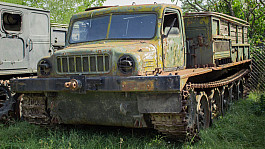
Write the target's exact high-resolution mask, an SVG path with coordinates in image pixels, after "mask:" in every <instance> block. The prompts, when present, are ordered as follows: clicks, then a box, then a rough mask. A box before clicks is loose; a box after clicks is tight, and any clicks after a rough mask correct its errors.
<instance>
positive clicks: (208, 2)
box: [172, 0, 265, 43]
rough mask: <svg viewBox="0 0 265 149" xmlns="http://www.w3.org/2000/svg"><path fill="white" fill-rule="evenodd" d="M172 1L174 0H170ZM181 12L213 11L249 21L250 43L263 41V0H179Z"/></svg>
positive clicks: (264, 5) (264, 37)
mask: <svg viewBox="0 0 265 149" xmlns="http://www.w3.org/2000/svg"><path fill="white" fill-rule="evenodd" d="M172 1H173V2H174V1H176V0H172ZM180 1H181V2H182V6H181V7H182V9H183V12H184V13H185V12H194V11H197V12H200V11H215V12H220V13H225V14H228V15H231V16H235V17H238V18H241V19H243V20H246V21H248V22H249V24H250V27H249V30H248V34H249V37H250V41H251V43H257V42H265V25H264V24H265V15H264V12H265V2H264V0H180Z"/></svg>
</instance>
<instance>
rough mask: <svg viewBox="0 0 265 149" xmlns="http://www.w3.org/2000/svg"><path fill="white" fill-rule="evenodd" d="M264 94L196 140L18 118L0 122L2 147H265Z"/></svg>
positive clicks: (237, 105)
mask: <svg viewBox="0 0 265 149" xmlns="http://www.w3.org/2000/svg"><path fill="white" fill-rule="evenodd" d="M264 99H265V96H263V95H262V96H261V95H259V94H250V96H249V98H248V99H246V100H240V101H237V102H235V103H234V104H233V105H232V106H231V107H230V110H229V111H228V112H227V113H226V115H225V116H224V117H220V118H219V120H218V121H217V122H215V123H214V124H213V126H212V127H211V128H209V129H207V130H203V131H201V132H200V136H201V140H199V141H198V142H197V143H194V144H193V143H190V142H184V143H179V142H174V141H172V140H168V139H166V138H165V137H164V136H162V135H160V134H159V133H157V132H156V131H154V130H150V129H130V128H121V127H100V126H58V127H52V128H45V127H40V126H36V125H31V124H28V123H27V122H15V123H12V124H10V125H3V124H2V125H0V148H86V149H94V148H95V149H106V148H107V149H120V148H133V149H135V148H139V149H145V148H146V149H149V148H195V149H196V148H264V146H265V142H264V140H265V125H264V124H265V112H264V111H265V108H264V105H265V103H264Z"/></svg>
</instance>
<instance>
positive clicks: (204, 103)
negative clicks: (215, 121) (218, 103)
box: [196, 92, 211, 130]
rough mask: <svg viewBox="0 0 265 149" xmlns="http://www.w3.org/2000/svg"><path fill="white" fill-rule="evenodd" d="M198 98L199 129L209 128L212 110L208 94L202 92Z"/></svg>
mask: <svg viewBox="0 0 265 149" xmlns="http://www.w3.org/2000/svg"><path fill="white" fill-rule="evenodd" d="M196 100H197V102H198V105H197V112H198V121H199V124H198V127H199V130H200V129H205V128H208V127H209V126H210V119H211V116H210V115H211V112H210V111H211V110H210V106H209V100H208V98H207V95H206V94H205V92H200V94H198V95H197V96H196Z"/></svg>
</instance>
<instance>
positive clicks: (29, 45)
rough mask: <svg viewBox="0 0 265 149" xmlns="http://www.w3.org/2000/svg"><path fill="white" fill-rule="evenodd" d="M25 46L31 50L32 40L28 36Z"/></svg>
mask: <svg viewBox="0 0 265 149" xmlns="http://www.w3.org/2000/svg"><path fill="white" fill-rule="evenodd" d="M26 46H27V47H29V52H31V51H32V50H33V42H32V40H31V39H30V38H29V39H28V41H27V45H26Z"/></svg>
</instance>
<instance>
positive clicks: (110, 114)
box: [11, 4, 251, 139]
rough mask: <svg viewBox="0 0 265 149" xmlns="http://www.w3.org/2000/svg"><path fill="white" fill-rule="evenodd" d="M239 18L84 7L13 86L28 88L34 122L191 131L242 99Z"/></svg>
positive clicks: (28, 111) (28, 115)
mask: <svg viewBox="0 0 265 149" xmlns="http://www.w3.org/2000/svg"><path fill="white" fill-rule="evenodd" d="M232 20H233V21H232ZM216 21H217V23H216ZM239 22H243V23H239ZM222 23H227V30H231V31H229V32H228V31H227V33H228V34H231V37H230V36H228V35H224V32H223V30H221V29H222V27H223V26H222ZM242 24H244V21H243V20H240V19H237V18H232V19H231V17H228V16H225V15H221V14H217V13H205V15H204V13H199V14H188V15H187V16H186V17H185V21H184V20H183V15H182V12H181V9H180V8H179V7H177V6H175V5H166V4H154V5H133V6H119V7H118V6H117V7H95V8H90V9H87V11H85V12H82V13H79V14H76V15H74V16H73V17H72V19H71V22H70V25H69V32H68V34H67V38H66V48H64V49H63V50H58V51H56V52H54V54H53V55H51V56H50V57H45V58H43V59H41V60H40V61H39V62H38V77H37V78H29V79H12V80H11V88H12V90H13V91H14V92H17V93H23V94H24V97H23V100H22V116H23V117H24V119H25V120H27V121H29V122H31V123H35V124H58V123H59V124H61V123H63V124H93V125H111V126H124V127H134V128H154V129H156V130H158V131H159V132H161V133H163V134H166V135H169V136H171V137H172V136H173V137H176V138H178V139H186V138H193V137H194V136H197V133H198V131H199V129H201V128H207V127H209V125H210V123H211V120H212V119H213V118H216V117H217V116H218V115H220V114H222V113H223V112H224V111H225V109H226V108H227V107H228V106H229V103H230V102H231V101H233V100H236V99H239V98H242V94H243V87H244V81H245V78H246V76H247V74H248V72H249V65H250V62H251V60H250V59H248V55H246V56H245V57H244V56H241V54H240V52H239V51H233V50H234V49H235V47H237V49H239V48H240V47H243V49H244V50H243V51H242V52H243V53H244V54H245V53H246V51H247V50H248V48H249V46H248V45H247V44H246V45H238V44H237V45H235V43H234V39H233V38H232V34H233V33H234V32H232V27H233V25H236V26H239V27H240V25H242ZM185 25H186V26H185ZM229 26H230V29H229ZM243 26H244V28H245V27H246V26H247V23H246V22H245V25H243ZM239 27H237V28H239ZM185 30H186V31H185ZM224 30H225V29H224ZM237 34H239V32H237ZM244 35H245V34H244ZM186 36H187V38H186ZM244 37H245V36H244ZM244 43H245V38H244ZM242 52H241V53H242ZM235 53H236V55H237V57H236V59H235Z"/></svg>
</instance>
